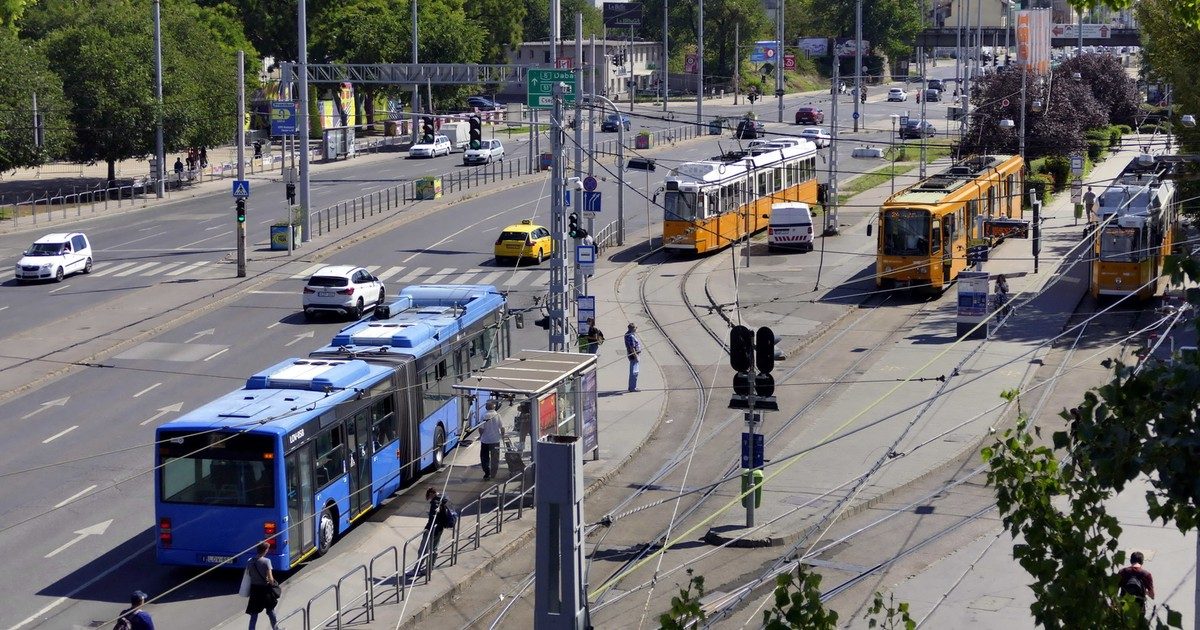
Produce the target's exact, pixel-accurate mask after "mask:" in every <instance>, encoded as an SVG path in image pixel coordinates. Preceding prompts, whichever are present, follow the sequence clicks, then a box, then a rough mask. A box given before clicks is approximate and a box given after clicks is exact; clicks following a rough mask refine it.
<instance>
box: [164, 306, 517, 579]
mask: <svg viewBox="0 0 1200 630" xmlns="http://www.w3.org/2000/svg"><path fill="white" fill-rule="evenodd" d="M505 315H506V314H505V300H504V297H503V296H502V295H501V294H500V293H498V292H497V291H496V290H495V288H494V287H492V286H489V285H450V286H434V285H424V286H414V287H408V288H406V289H404V290H403V291H401V293H400V295H399V296H398V298H397V299H396V300H395V301H394V302H392V303H391V304H388V305H385V306H383V307H380V308H379V309H377V313H376V314H375V319H372V320H364V321H360V322H357V323H355V324H352V325H350V326H348V327H347V328H345V329H343V330H342V331H340V332H339V333H338V334H337V335H336V336H335V337H334V340H333V343H332V344H331V345H329V346H326V347H324V348H321V349H319V350H317V351H315V352H313V353H312V354H311V355H310V356H309V357H307V358H293V359H288V360H286V361H282V362H280V363H278V364H276V365H274V366H272V367H270V368H267V369H266V370H263V371H261V372H259V373H257V374H255V375H253V376H251V377H250V378H249V379H247V381H246V384H245V386H244V387H242V388H241V389H238V390H236V391H233V392H230V393H229V394H226V395H225V396H222V397H221V398H218V399H217V400H215V401H213V402H211V403H208V404H206V405H204V406H202V407H199V408H197V409H196V410H194V411H192V412H190V413H188V414H186V415H184V416H182V417H180V418H178V419H176V420H173V421H171V422H168V423H166V424H163V425H162V426H160V427H159V428H158V432H157V437H156V439H157V446H158V448H157V454H156V462H155V464H156V466H157V474H156V476H155V488H154V489H155V512H156V518H157V527H158V541H157V556H158V561H159V562H160V563H162V564H172V565H191V566H217V565H230V566H233V567H241V566H243V564H244V560H246V559H248V558H249V557H250V556H251V555H252V554H253V548H254V546H255V545H256V544H257V543H258V542H260V541H263V540H266V541H267V542H268V543H270V544H271V550H270V552H269V554H268V557H269V558H270V559H271V562H272V564H273V565H274V566H275V567H277V568H278V569H280V570H288V569H290V568H292V567H294V566H296V565H297V564H298V563H300V562H303V561H304V560H305V559H307V558H309V557H311V556H313V555H321V554H324V553H325V552H326V551H328V550H329V548H330V546H331V545H332V544H333V542H334V540H336V538H337V537H338V535H340V534H341V533H343V532H345V531H346V530H347V529H349V528H350V527H351V525H352V524H353V523H354V522H355V521H356V520H358V519H360V518H362V517H363V516H364V515H366V514H367V513H368V512H369V511H370V510H371V509H372V508H374V507H376V506H378V505H379V504H380V502H381V501H383V500H384V499H385V498H387V497H388V496H390V495H391V494H392V493H394V492H396V490H398V489H399V488H401V487H404V486H407V485H410V484H411V483H412V482H413V481H414V480H415V479H416V478H417V477H418V476H419V475H420V473H421V472H422V471H425V470H428V469H432V468H436V467H437V466H439V465H440V464H441V462H442V459H443V457H444V456H445V454H446V452H448V451H449V450H450V449H453V448H454V447H455V446H457V445H458V442H459V438H460V436H461V435H462V434H463V432H464V431H466V430H468V429H470V428H471V427H473V426H474V424H475V423H476V422H477V421H478V418H479V417H480V416H481V412H480V409H481V408H482V406H483V403H484V400H485V398H484V396H482V395H481V396H460V395H456V393H455V390H454V389H453V388H452V387H451V386H452V385H453V384H454V383H456V382H458V381H460V380H462V379H463V378H465V377H466V376H467V375H468V374H470V373H471V372H472V371H474V370H478V369H481V368H484V367H487V366H488V365H491V364H492V363H495V362H498V361H499V360H501V359H503V358H505V357H506V356H508V351H509V339H508V329H507V321H506V319H505Z"/></svg>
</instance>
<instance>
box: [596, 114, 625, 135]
mask: <svg viewBox="0 0 1200 630" xmlns="http://www.w3.org/2000/svg"><path fill="white" fill-rule="evenodd" d="M618 126H621V127H624V128H625V131H629V128H630V122H629V117H628V116H626V115H625V114H609V115H607V116H605V117H604V122H602V123H600V131H616V130H617V127H618Z"/></svg>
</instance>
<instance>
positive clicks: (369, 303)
mask: <svg viewBox="0 0 1200 630" xmlns="http://www.w3.org/2000/svg"><path fill="white" fill-rule="evenodd" d="M384 294H385V291H384V288H383V282H380V280H379V278H376V277H375V276H372V275H371V274H370V272H368V271H367V270H366V269H363V268H362V267H354V266H351V265H330V266H328V267H322V268H321V269H318V270H317V272H316V273H314V274H313V275H312V277H311V278H309V279H308V282H306V283H304V302H303V305H304V316H305V317H308V318H311V317H313V316H314V315H316V314H317V313H320V312H337V313H345V314H346V315H348V316H350V317H353V318H354V319H358V318H359V317H362V314H363V312H364V311H365V310H366V309H368V308H375V307H376V306H379V305H380V304H383V300H384Z"/></svg>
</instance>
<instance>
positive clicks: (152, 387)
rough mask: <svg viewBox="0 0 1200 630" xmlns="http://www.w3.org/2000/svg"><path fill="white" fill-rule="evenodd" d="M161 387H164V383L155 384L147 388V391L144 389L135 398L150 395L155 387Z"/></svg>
mask: <svg viewBox="0 0 1200 630" xmlns="http://www.w3.org/2000/svg"><path fill="white" fill-rule="evenodd" d="M159 385H162V383H155V384H153V385H151V386H150V387H147V388H146V389H143V390H142V391H140V392H138V393H136V394H134V395H133V397H134V398H139V397H141V395H142V394H148V393H150V390H152V389H154V388H155V387H158V386H159Z"/></svg>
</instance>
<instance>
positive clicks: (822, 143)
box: [800, 127, 833, 149]
mask: <svg viewBox="0 0 1200 630" xmlns="http://www.w3.org/2000/svg"><path fill="white" fill-rule="evenodd" d="M800 137H801V138H804V139H805V140H808V141H810V142H812V143H813V144H815V145H817V148H818V149H823V148H825V147H827V146H829V145H830V144H832V143H833V137H832V136H830V135H829V132H828V131H825V130H824V129H821V128H820V127H805V128H804V129H801V130H800Z"/></svg>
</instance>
